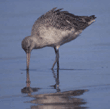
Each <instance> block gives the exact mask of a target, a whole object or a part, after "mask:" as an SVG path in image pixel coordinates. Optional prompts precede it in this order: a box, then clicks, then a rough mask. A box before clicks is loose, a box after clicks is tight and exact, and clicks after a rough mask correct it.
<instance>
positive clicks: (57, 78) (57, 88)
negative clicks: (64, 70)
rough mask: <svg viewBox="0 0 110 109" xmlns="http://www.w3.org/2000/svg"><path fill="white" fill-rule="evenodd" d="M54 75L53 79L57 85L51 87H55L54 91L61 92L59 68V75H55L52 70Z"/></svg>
mask: <svg viewBox="0 0 110 109" xmlns="http://www.w3.org/2000/svg"><path fill="white" fill-rule="evenodd" d="M52 73H53V77H54V78H55V82H56V84H55V85H51V87H53V88H54V89H56V90H57V92H60V89H59V83H60V82H59V68H57V75H56V74H55V71H54V70H52Z"/></svg>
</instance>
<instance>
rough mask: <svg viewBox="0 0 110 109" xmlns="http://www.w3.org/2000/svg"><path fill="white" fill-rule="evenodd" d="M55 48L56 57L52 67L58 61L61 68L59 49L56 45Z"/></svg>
mask: <svg viewBox="0 0 110 109" xmlns="http://www.w3.org/2000/svg"><path fill="white" fill-rule="evenodd" d="M54 50H55V54H56V58H55V62H54V63H53V66H52V69H53V68H54V66H55V64H56V62H57V68H59V49H57V48H56V47H54Z"/></svg>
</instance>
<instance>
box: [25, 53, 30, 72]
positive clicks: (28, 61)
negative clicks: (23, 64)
mask: <svg viewBox="0 0 110 109" xmlns="http://www.w3.org/2000/svg"><path fill="white" fill-rule="evenodd" d="M26 60H27V70H29V63H30V53H27V54H26Z"/></svg>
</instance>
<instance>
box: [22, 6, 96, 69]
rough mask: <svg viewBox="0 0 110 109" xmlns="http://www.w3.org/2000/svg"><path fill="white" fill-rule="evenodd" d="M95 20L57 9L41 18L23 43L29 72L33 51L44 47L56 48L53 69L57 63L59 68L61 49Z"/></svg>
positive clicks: (92, 16)
mask: <svg viewBox="0 0 110 109" xmlns="http://www.w3.org/2000/svg"><path fill="white" fill-rule="evenodd" d="M95 18H96V17H95V15H91V16H77V15H74V14H71V13H69V12H68V11H62V9H56V8H53V9H52V10H50V11H48V12H47V13H45V14H44V15H42V16H41V17H39V18H38V19H37V20H36V21H35V23H34V25H33V27H32V31H31V36H27V37H25V38H24V39H23V41H22V48H23V49H24V51H25V52H26V55H27V70H28V69H29V62H30V53H31V51H32V50H33V49H40V48H43V47H53V48H54V50H55V54H56V59H55V62H54V63H53V66H52V69H53V68H54V66H55V64H56V63H57V68H59V47H60V46H61V45H63V44H65V43H67V42H70V41H72V40H73V39H75V38H76V37H77V36H78V35H79V34H80V33H81V32H82V31H83V30H84V29H85V28H86V27H88V26H89V25H90V24H91V23H93V22H94V21H95Z"/></svg>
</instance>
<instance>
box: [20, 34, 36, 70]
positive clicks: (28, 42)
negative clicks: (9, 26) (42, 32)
mask: <svg viewBox="0 0 110 109" xmlns="http://www.w3.org/2000/svg"><path fill="white" fill-rule="evenodd" d="M34 47H35V43H34V41H33V40H32V38H31V36H27V37H25V38H24V39H23V41H22V48H23V50H24V51H25V52H26V55H27V70H28V69H29V62H30V54H31V51H32V49H33V48H34Z"/></svg>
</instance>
